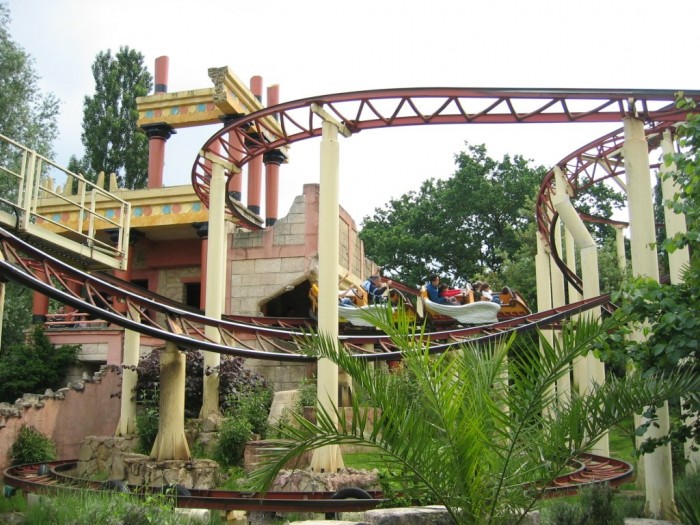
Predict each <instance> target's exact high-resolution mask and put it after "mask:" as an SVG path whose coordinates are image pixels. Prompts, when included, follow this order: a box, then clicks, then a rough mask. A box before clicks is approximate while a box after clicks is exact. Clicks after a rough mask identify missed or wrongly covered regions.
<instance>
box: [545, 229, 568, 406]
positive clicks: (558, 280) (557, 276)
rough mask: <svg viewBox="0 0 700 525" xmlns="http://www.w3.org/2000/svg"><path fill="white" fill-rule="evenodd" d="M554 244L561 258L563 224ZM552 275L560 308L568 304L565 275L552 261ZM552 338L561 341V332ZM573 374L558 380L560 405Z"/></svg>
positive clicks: (554, 301) (554, 299)
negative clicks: (565, 291)
mask: <svg viewBox="0 0 700 525" xmlns="http://www.w3.org/2000/svg"><path fill="white" fill-rule="evenodd" d="M554 242H555V244H556V248H557V253H559V256H560V257H561V253H562V242H561V223H559V224H557V226H556V230H554ZM549 266H550V274H551V276H552V307H554V308H558V307H560V306H564V304H565V303H566V294H565V293H564V274H563V273H562V271H561V270H560V269H559V266H557V265H556V263H555V262H554V260H553V259H552V260H551V261H550V265H549ZM551 333H552V336H553V337H554V338H556V339H557V340H559V341H561V331H560V330H552V332H551ZM570 391H571V374H570V373H569V374H565V375H562V376H561V377H560V378H559V379H558V380H557V399H558V400H559V402H560V403H565V402H566V401H567V400H568V399H569V396H570V395H571V392H570Z"/></svg>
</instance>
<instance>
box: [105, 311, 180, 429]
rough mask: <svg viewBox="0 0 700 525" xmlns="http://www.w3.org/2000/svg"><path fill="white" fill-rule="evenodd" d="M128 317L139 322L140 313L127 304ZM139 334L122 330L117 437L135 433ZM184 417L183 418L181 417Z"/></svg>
mask: <svg viewBox="0 0 700 525" xmlns="http://www.w3.org/2000/svg"><path fill="white" fill-rule="evenodd" d="M129 317H130V318H131V319H133V320H134V321H136V322H137V323H140V322H141V312H139V310H138V308H135V307H134V306H133V305H131V304H129ZM140 347H141V334H140V333H139V332H136V331H135V330H124V357H122V399H121V413H120V416H119V423H117V431H116V432H115V435H117V436H129V435H132V434H135V433H136V383H137V382H138V379H139V375H138V372H137V371H136V370H135V369H134V368H135V367H136V366H138V364H139V350H140ZM183 417H184V416H183Z"/></svg>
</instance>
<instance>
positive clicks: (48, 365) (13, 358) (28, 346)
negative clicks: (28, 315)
mask: <svg viewBox="0 0 700 525" xmlns="http://www.w3.org/2000/svg"><path fill="white" fill-rule="evenodd" d="M79 350H80V346H79V345H62V346H60V347H57V348H54V346H53V345H52V344H51V341H50V340H49V338H48V337H46V334H45V333H44V329H43V327H42V326H41V325H36V326H35V327H34V329H33V331H32V332H31V333H30V335H29V337H28V338H27V341H26V342H25V343H23V344H19V345H14V346H11V347H10V348H9V349H8V350H7V351H3V353H2V354H0V401H4V402H8V403H14V401H15V400H16V399H17V398H19V397H22V395H23V394H25V393H36V394H41V393H43V392H44V391H45V390H46V389H47V388H51V389H54V390H55V389H58V388H61V387H62V386H64V385H63V382H64V380H65V376H66V373H67V372H68V369H69V368H70V367H71V366H73V365H75V364H76V363H77V360H78V357H77V356H78V351H79Z"/></svg>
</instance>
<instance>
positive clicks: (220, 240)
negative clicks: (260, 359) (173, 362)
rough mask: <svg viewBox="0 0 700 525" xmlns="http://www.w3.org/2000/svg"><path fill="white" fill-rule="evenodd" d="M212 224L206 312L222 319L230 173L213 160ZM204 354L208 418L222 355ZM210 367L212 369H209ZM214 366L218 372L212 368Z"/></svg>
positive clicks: (208, 331)
mask: <svg viewBox="0 0 700 525" xmlns="http://www.w3.org/2000/svg"><path fill="white" fill-rule="evenodd" d="M209 188H210V190H209V225H208V239H207V269H206V282H205V283H204V285H205V286H206V295H205V306H204V313H205V314H206V316H207V317H211V318H212V319H221V314H222V313H223V303H224V297H225V290H224V286H225V283H226V279H225V277H224V275H225V270H226V265H225V263H224V261H225V257H226V219H225V211H226V201H225V192H226V176H225V172H224V167H223V166H222V165H221V164H219V163H217V162H213V163H212V176H211V181H210V183H209ZM204 335H205V336H206V337H207V339H209V340H211V341H214V342H216V343H219V342H221V334H220V333H219V331H218V330H217V329H216V327H214V326H206V327H205V328H204ZM202 353H203V355H204V378H203V379H204V386H203V392H202V409H201V411H200V414H199V415H200V417H201V418H206V417H207V416H209V415H212V414H218V413H219V372H218V367H219V364H220V363H221V356H220V355H219V354H217V353H216V352H206V351H205V352H202ZM207 370H209V373H207ZM212 370H214V372H212Z"/></svg>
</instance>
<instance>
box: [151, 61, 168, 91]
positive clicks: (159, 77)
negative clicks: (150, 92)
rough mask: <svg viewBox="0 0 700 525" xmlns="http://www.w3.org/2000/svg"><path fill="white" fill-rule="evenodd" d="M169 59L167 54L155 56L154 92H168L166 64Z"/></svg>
mask: <svg viewBox="0 0 700 525" xmlns="http://www.w3.org/2000/svg"><path fill="white" fill-rule="evenodd" d="M169 65H170V59H169V58H168V57H167V56H162V57H158V58H156V78H155V89H154V91H155V92H156V93H167V92H168V66H169Z"/></svg>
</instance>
